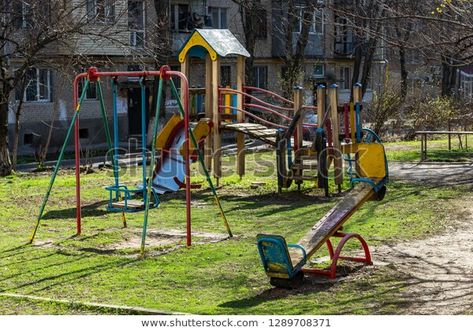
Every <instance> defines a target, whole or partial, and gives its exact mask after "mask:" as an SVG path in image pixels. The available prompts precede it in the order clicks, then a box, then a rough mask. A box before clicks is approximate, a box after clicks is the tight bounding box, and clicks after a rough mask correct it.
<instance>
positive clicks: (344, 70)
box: [338, 67, 351, 90]
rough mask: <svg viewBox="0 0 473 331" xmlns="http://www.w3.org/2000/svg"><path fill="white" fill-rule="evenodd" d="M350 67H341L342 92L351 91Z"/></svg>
mask: <svg viewBox="0 0 473 331" xmlns="http://www.w3.org/2000/svg"><path fill="white" fill-rule="evenodd" d="M350 71H351V70H350V67H340V73H339V76H338V77H339V80H340V88H341V89H342V90H349V89H351V76H350Z"/></svg>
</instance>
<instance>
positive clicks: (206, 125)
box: [30, 66, 233, 254]
mask: <svg viewBox="0 0 473 331" xmlns="http://www.w3.org/2000/svg"><path fill="white" fill-rule="evenodd" d="M105 77H111V78H112V95H113V100H112V108H113V132H114V134H113V143H112V138H111V133H110V128H109V124H108V119H107V112H106V108H105V102H104V98H103V92H102V85H101V78H105ZM119 77H138V78H139V79H140V80H139V82H140V87H141V96H142V98H141V100H142V101H141V112H142V115H145V109H146V106H145V103H144V102H145V100H146V99H145V84H144V80H145V79H146V78H147V77H158V78H159V84H158V91H157V98H156V114H155V116H154V123H153V131H152V132H153V138H152V143H151V151H150V156H149V158H150V167H149V169H148V168H147V161H148V151H147V146H146V141H147V139H146V131H145V130H146V125H144V123H142V155H141V157H142V160H141V161H142V162H141V165H142V182H141V184H139V185H137V186H136V188H133V189H131V188H130V187H129V186H128V185H125V184H123V183H121V182H120V177H119V165H118V156H119V155H118V142H119V136H118V111H117V97H118V84H117V82H118V78H119ZM173 77H177V78H179V79H180V81H181V94H179V92H178V90H177V88H176V86H175V83H174V81H173V79H172V78H173ZM81 80H84V81H85V83H84V85H83V89H82V93H81V95H80V98H78V90H79V88H78V86H79V82H80V81H81ZM165 81H166V82H169V85H170V88H171V93H172V94H173V96H174V97H176V99H177V103H178V108H179V114H175V115H174V116H173V117H172V118H171V119H170V120H169V121H168V122H167V123H166V125H165V126H164V128H163V129H162V130H161V132H159V133H158V124H159V118H160V108H161V101H162V97H163V93H164V92H163V91H164V82H165ZM90 82H94V83H96V84H97V91H98V99H99V103H100V111H101V116H102V120H103V124H104V130H105V136H106V140H107V145H108V148H109V151H112V152H113V155H112V168H113V174H114V185H111V186H107V187H106V188H105V189H106V190H107V191H108V192H109V202H108V206H107V209H108V210H109V211H112V212H121V213H122V218H123V224H124V226H125V227H126V217H125V213H128V212H137V211H144V217H143V230H142V239H141V253H142V254H144V249H145V241H146V233H147V227H148V217H149V209H151V208H156V207H158V206H159V203H160V201H159V197H158V194H164V193H166V192H173V191H177V190H179V189H181V188H185V191H186V243H187V246H190V245H191V243H192V241H191V236H192V233H191V184H190V165H191V163H192V162H195V161H197V160H198V161H199V162H200V163H201V164H202V165H203V163H204V158H203V154H202V152H201V150H200V147H201V145H202V142H203V140H204V139H205V138H206V137H207V136H208V135H209V134H210V132H211V130H212V124H211V122H210V121H209V120H207V119H203V120H201V121H199V123H197V124H196V125H195V127H194V128H192V127H191V124H190V121H189V104H188V100H189V98H188V90H189V84H188V81H187V77H186V76H185V75H183V74H182V73H181V72H178V71H171V70H170V69H169V67H167V66H163V67H162V68H161V69H160V70H159V71H133V72H126V71H125V72H100V71H98V69H97V68H94V67H91V68H89V70H88V71H87V72H86V73H82V74H79V75H77V76H76V78H75V80H74V104H75V105H76V106H75V112H74V114H73V117H72V120H71V123H70V125H69V128H68V130H67V134H66V138H65V140H64V143H63V146H62V148H61V151H60V154H59V158H58V160H57V162H56V165H55V167H54V170H53V173H52V175H51V178H50V181H49V186H48V189H47V192H46V194H45V196H44V198H43V202H42V204H41V207H40V212H39V215H38V218H37V220H36V226H35V228H34V230H33V233H32V235H31V237H30V243H31V242H33V240H34V238H35V235H36V233H37V231H38V228H39V225H40V222H41V219H42V217H43V213H44V210H45V207H46V204H47V202H48V200H49V196H50V194H51V191H52V188H53V185H54V182H55V179H56V177H57V174H58V171H59V168H60V166H61V163H62V160H63V157H64V152H65V149H66V147H67V145H68V143H69V139H70V136H71V135H72V131H73V130H74V132H75V135H74V136H75V151H76V153H75V155H76V159H75V161H76V167H75V172H76V224H77V232H76V235H80V234H81V228H82V227H81V225H82V224H81V223H82V218H81V196H80V146H79V134H78V132H79V112H80V109H81V106H82V104H83V101H84V99H85V95H86V93H87V89H88V88H89V86H90ZM181 96H182V97H183V98H182V100H181ZM144 118H145V116H142V119H143V120H144ZM191 141H192V147H191ZM157 150H158V151H159V152H160V154H161V155H160V158H158V159H156V152H157ZM203 169H204V173H205V176H206V179H207V182H208V185H209V187H210V189H211V191H212V194H213V196H214V199H215V202H216V205H217V206H218V208H219V210H220V214H221V217H222V219H223V222H224V225H225V227H226V230H227V232H228V235H229V236H230V237H232V236H233V235H232V232H231V229H230V226H229V224H228V221H227V219H226V216H225V213H224V211H223V208H222V205H221V204H220V200H219V197H218V195H217V192H216V189H215V186H214V185H213V182H212V179H211V177H210V174H209V173H208V171H207V169H206V168H205V167H203Z"/></svg>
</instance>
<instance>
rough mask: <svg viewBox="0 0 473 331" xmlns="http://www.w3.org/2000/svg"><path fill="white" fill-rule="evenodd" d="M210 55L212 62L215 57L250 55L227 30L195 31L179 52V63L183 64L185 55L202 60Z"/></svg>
mask: <svg viewBox="0 0 473 331" xmlns="http://www.w3.org/2000/svg"><path fill="white" fill-rule="evenodd" d="M207 53H208V54H209V55H210V58H211V59H212V61H215V60H216V59H217V56H220V57H227V56H229V55H241V56H244V57H250V53H248V51H247V50H246V49H245V47H243V45H242V44H241V43H240V42H239V41H238V39H237V38H236V37H235V36H234V35H233V33H231V32H230V30H227V29H195V30H194V32H192V34H191V35H190V37H189V38H188V39H187V41H186V42H185V43H184V46H183V47H182V49H181V51H180V52H179V62H184V60H185V58H186V55H190V56H192V57H200V58H204V57H205V55H206V54H207Z"/></svg>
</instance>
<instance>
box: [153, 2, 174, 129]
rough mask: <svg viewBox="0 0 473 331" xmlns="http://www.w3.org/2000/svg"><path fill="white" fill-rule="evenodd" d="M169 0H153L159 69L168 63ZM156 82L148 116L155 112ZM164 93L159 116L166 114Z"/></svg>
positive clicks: (157, 81) (156, 56) (169, 42)
mask: <svg viewBox="0 0 473 331" xmlns="http://www.w3.org/2000/svg"><path fill="white" fill-rule="evenodd" d="M169 6H170V1H169V0H154V8H155V11H156V17H157V22H156V40H155V41H154V42H155V47H154V48H155V51H156V55H155V66H156V69H159V68H160V67H161V66H163V65H166V64H168V63H169V57H170V55H171V46H172V42H171V31H170V25H169ZM158 84H159V78H157V77H156V78H155V79H154V83H153V94H152V96H151V107H150V110H151V115H150V118H152V117H153V116H154V114H155V113H156V101H157V100H156V98H157V94H158ZM165 104H166V95H165V93H163V98H162V101H161V105H160V106H161V109H162V111H161V112H160V116H161V117H164V116H166V107H165ZM149 123H150V124H149V125H152V121H150V122H149Z"/></svg>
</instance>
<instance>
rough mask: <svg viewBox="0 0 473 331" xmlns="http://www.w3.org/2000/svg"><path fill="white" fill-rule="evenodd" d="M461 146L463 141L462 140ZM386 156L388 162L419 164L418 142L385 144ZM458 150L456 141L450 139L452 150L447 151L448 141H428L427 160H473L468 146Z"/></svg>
mask: <svg viewBox="0 0 473 331" xmlns="http://www.w3.org/2000/svg"><path fill="white" fill-rule="evenodd" d="M463 144H465V141H464V140H463ZM385 146H386V156H387V158H388V160H389V161H399V162H419V161H420V141H401V142H390V143H386V144H385ZM463 147H464V148H460V146H459V144H458V139H453V138H452V149H451V150H450V151H449V150H448V140H447V139H438V140H429V141H428V144H427V160H428V161H431V162H468V161H472V160H473V150H472V149H471V147H470V146H469V148H468V149H466V148H465V147H466V146H465V145H464V146H463Z"/></svg>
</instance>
